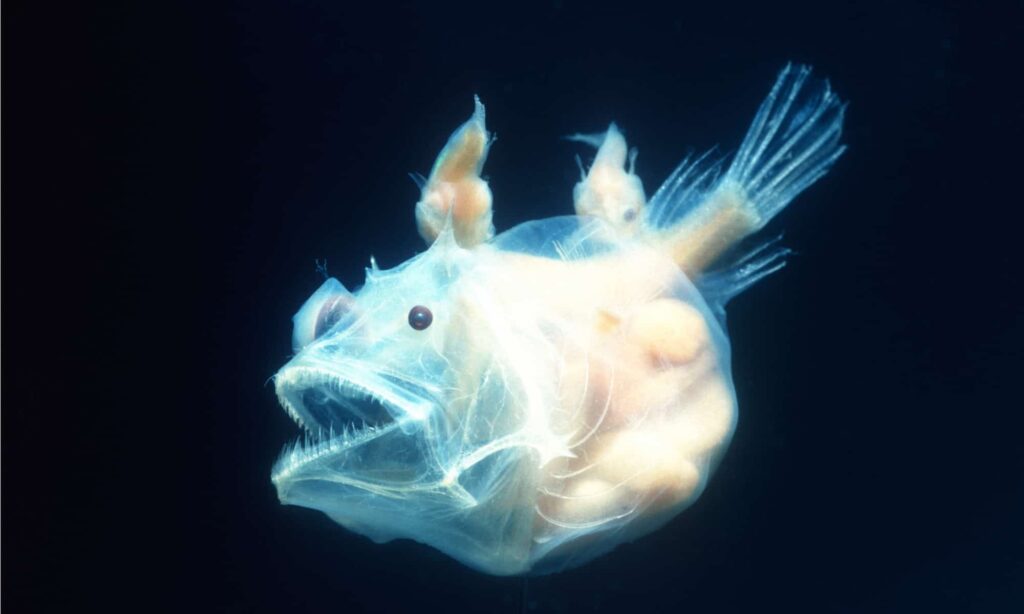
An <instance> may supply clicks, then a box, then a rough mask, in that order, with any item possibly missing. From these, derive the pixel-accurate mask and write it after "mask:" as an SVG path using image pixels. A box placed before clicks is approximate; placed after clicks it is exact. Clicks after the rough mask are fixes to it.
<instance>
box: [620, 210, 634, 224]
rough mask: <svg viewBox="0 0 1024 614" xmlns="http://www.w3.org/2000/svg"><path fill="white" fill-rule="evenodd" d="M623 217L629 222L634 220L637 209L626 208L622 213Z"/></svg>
mask: <svg viewBox="0 0 1024 614" xmlns="http://www.w3.org/2000/svg"><path fill="white" fill-rule="evenodd" d="M622 219H624V220H626V221H627V222H632V221H633V220H635V219H636V209H626V212H625V213H623V214H622Z"/></svg>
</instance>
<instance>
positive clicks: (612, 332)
mask: <svg viewBox="0 0 1024 614" xmlns="http://www.w3.org/2000/svg"><path fill="white" fill-rule="evenodd" d="M809 75H810V70H809V69H808V68H806V67H801V66H787V67H786V68H785V69H784V70H783V71H782V72H781V74H780V75H779V77H778V79H777V81H776V82H775V85H774V87H773V88H772V90H771V92H770V93H769V94H768V97H767V99H766V100H765V101H764V103H763V104H762V105H761V107H760V109H759V111H758V112H757V115H756V116H755V118H754V121H753V124H752V126H751V128H750V130H749V132H748V133H747V135H746V138H745V139H744V141H743V143H742V145H741V146H740V148H739V150H738V151H737V153H736V155H735V156H734V157H733V159H732V160H731V162H730V163H729V164H728V165H727V166H726V165H725V164H723V163H722V162H721V161H717V162H716V161H713V160H710V157H709V156H708V155H705V156H700V157H696V158H692V159H688V160H686V161H684V162H683V163H682V164H680V165H679V167H678V168H676V170H675V171H674V172H673V173H672V174H671V175H670V176H669V178H668V179H667V180H666V181H665V183H664V184H663V185H662V186H661V188H660V189H658V191H657V192H655V193H654V195H653V196H652V197H651V198H650V199H647V198H646V195H645V194H644V190H643V186H642V183H641V181H640V179H639V177H637V175H636V174H635V173H634V163H635V160H636V154H635V150H634V151H630V150H629V149H628V147H627V145H626V141H625V139H624V138H623V136H622V134H621V133H620V132H619V130H618V129H617V128H616V127H615V125H614V124H612V125H611V126H610V127H609V129H608V130H607V131H606V132H605V133H603V134H600V135H576V136H574V137H571V138H573V139H575V140H578V141H582V142H584V143H587V144H590V145H593V146H594V147H596V148H597V154H596V157H595V160H594V162H593V164H592V165H591V166H590V168H589V169H588V170H585V171H584V172H583V176H582V177H581V180H580V182H579V183H578V184H577V186H576V188H575V190H574V193H573V196H574V200H575V207H576V215H575V216H563V217H554V218H549V219H544V220H539V221H532V222H527V223H524V224H522V225H520V226H517V227H515V228H513V229H511V230H509V231H507V232H504V233H501V234H499V235H497V236H494V226H493V224H492V222H491V192H490V189H489V188H488V185H487V183H486V182H485V181H484V180H483V179H482V178H481V176H480V171H481V168H482V166H483V162H484V159H485V158H486V156H487V151H488V149H489V147H490V145H491V143H492V139H491V136H490V134H489V133H488V131H487V129H486V127H485V125H484V107H483V105H482V104H480V102H479V100H477V102H476V110H475V112H474V114H473V116H472V117H471V118H470V120H469V121H468V122H466V123H465V124H463V125H462V126H461V127H459V128H458V129H457V130H456V131H455V133H454V134H453V135H452V136H451V138H450V139H449V141H448V143H447V145H446V146H445V147H444V149H443V150H442V152H441V154H440V155H439V157H438V158H437V161H436V163H435V164H434V167H433V169H432V171H431V173H430V176H429V177H428V178H426V179H423V180H422V181H420V187H421V195H420V199H419V202H418V203H417V205H416V221H417V224H418V227H419V231H420V234H421V235H422V236H423V238H424V239H425V240H426V241H427V243H428V244H429V248H428V249H427V250H426V251H425V252H423V253H421V254H419V255H417V256H415V257H413V258H411V259H410V260H408V261H407V262H405V263H403V264H402V265H400V266H398V267H396V268H394V269H392V270H387V271H384V270H379V269H377V268H376V266H374V267H373V268H372V269H369V270H368V271H367V275H366V281H365V283H364V284H363V286H362V287H361V288H360V289H358V290H357V291H355V292H350V291H349V290H347V289H346V288H345V287H344V286H343V285H342V284H341V283H340V282H338V281H337V280H335V279H328V280H327V281H326V282H325V283H324V284H323V286H322V287H321V288H320V289H319V290H317V291H316V292H315V293H314V294H313V296H312V297H311V298H310V299H309V300H307V301H306V303H305V304H304V305H303V306H302V308H301V309H300V310H299V312H298V313H297V314H296V316H295V318H294V332H293V348H294V351H295V355H294V357H293V358H292V359H291V360H290V361H289V362H288V363H287V364H286V365H285V366H284V367H283V368H282V369H281V370H280V371H279V372H278V373H277V375H276V376H275V378H274V383H275V387H276V391H277V396H278V399H279V400H280V403H281V405H282V406H283V407H284V409H285V410H286V411H287V412H288V414H289V415H291V416H292V417H293V418H294V419H295V421H296V422H297V423H298V424H299V425H300V426H301V427H302V428H303V429H304V430H305V431H306V437H305V439H304V440H303V441H300V442H298V443H296V444H295V445H293V446H290V447H288V448H286V449H285V451H284V453H283V454H282V456H281V458H280V460H279V461H278V462H277V464H276V465H275V467H274V469H273V475H272V479H273V482H274V484H275V485H276V487H277V491H278V494H279V496H280V499H281V501H282V502H284V503H287V504H292V505H301V506H305V507H309V508H313V509H316V510H320V511H322V512H324V513H325V514H327V515H328V516H330V517H331V518H332V519H334V520H335V521H337V522H338V523H340V524H342V525H343V526H345V527H347V528H349V529H351V530H353V531H356V532H358V533H361V534H363V535H366V536H369V537H370V538H372V539H374V540H376V541H379V542H384V541H388V540H391V539H396V538H410V539H414V540H416V541H419V542H422V543H425V544H428V545H430V546H433V547H435V548H437V549H439V550H441V551H443V552H445V553H447V554H448V555H450V556H452V557H454V558H456V559H458V560H459V561H461V562H463V563H465V564H466V565H469V566H471V567H473V568H476V569H478V570H481V571H484V572H487V573H491V574H501V575H508V574H525V573H548V572H552V571H558V570H561V569H566V568H569V567H573V566H577V565H581V564H583V563H585V562H587V561H589V560H591V559H593V558H594V557H596V556H598V555H600V554H602V553H605V552H607V551H609V550H611V549H612V548H614V547H615V546H617V545H618V544H621V543H623V542H625V541H629V540H632V539H635V538H637V537H639V536H641V535H644V534H647V533H650V532H651V531H653V530H655V529H656V528H658V527H659V526H661V525H663V524H664V523H666V522H667V521H668V520H669V519H671V518H672V517H674V516H675V515H676V514H678V513H679V512H680V511H682V510H683V509H684V508H686V507H687V506H689V505H690V504H692V503H693V502H694V501H695V500H696V499H697V497H698V496H699V495H700V493H701V492H702V491H703V489H704V487H705V485H706V484H707V480H708V477H709V476H710V474H711V472H712V471H713V470H714V468H715V466H716V465H717V463H718V462H719V460H720V458H721V456H722V454H723V452H724V450H725V448H726V447H727V445H728V443H729V441H730V439H731V437H732V434H733V431H734V429H735V426H736V416H737V410H736V396H735V392H734V389H733V383H732V376H731V372H730V355H729V353H730V348H729V339H728V335H727V333H726V330H725V327H724V308H725V304H726V303H727V302H728V301H729V300H730V299H731V298H732V297H734V296H735V295H737V294H738V293H740V292H741V291H743V290H744V289H746V288H748V287H749V286H750V285H751V284H753V283H754V282H756V281H757V280H759V279H761V278H763V277H764V276H765V275H768V274H769V273H772V272H773V271H776V270H778V269H779V268H781V267H782V266H783V265H784V259H785V256H786V254H787V250H785V249H784V248H782V247H780V246H778V245H777V243H776V242H775V241H767V242H761V243H760V244H755V245H754V246H753V247H750V242H743V243H740V241H741V240H743V239H744V238H746V237H748V236H750V235H752V234H753V233H755V232H757V231H758V230H760V229H761V228H762V227H764V225H765V224H766V223H767V222H768V221H769V220H770V219H772V217H773V216H775V215H776V214H777V213H778V212H779V211H781V210H782V209H783V208H784V207H785V206H786V205H787V204H788V203H789V202H790V201H791V200H792V199H793V198H794V197H796V195H797V194H799V193H800V192H801V191H802V190H804V189H805V188H806V187H807V186H809V185H810V184H811V183H813V182H814V181H816V180H817V179H818V178H820V177H821V176H822V175H823V174H824V173H825V172H826V171H827V170H828V169H829V167H830V166H831V165H832V163H833V162H834V161H835V160H836V159H837V158H838V157H839V156H840V154H842V152H843V149H844V147H843V145H842V144H841V143H840V134H841V130H842V122H843V112H844V105H843V104H842V103H841V102H840V101H839V100H838V98H837V97H836V96H835V95H834V94H833V93H832V91H831V89H830V87H829V85H828V83H827V82H825V81H814V80H811V79H810V78H809Z"/></svg>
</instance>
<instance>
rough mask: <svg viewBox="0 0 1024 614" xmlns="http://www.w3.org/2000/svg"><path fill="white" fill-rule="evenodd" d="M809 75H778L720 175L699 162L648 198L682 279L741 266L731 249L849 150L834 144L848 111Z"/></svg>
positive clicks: (648, 218) (790, 70) (650, 217)
mask: <svg viewBox="0 0 1024 614" xmlns="http://www.w3.org/2000/svg"><path fill="white" fill-rule="evenodd" d="M810 73H811V69H810V68H809V67H807V66H793V65H791V64H790V65H786V67H785V68H783V69H782V72H781V73H779V77H778V79H776V81H775V85H774V86H773V87H772V90H771V92H770V93H769V94H768V97H767V98H766V99H765V101H764V102H763V103H762V104H761V108H760V109H759V110H758V112H757V115H756V116H755V117H754V122H753V124H752V125H751V127H750V130H749V131H748V132H747V136H746V137H745V138H744V139H743V144H742V145H740V148H739V151H738V152H737V153H736V156H735V158H734V159H733V161H732V164H731V165H730V166H729V168H728V169H727V170H726V171H725V173H724V174H719V173H718V168H719V165H718V163H717V162H714V161H711V162H708V161H707V156H706V155H705V156H701V157H700V158H697V160H695V161H694V162H684V163H683V164H682V165H680V167H679V168H678V169H676V171H675V172H674V173H673V174H672V175H671V176H670V177H669V179H668V180H667V181H666V182H665V184H664V185H663V186H662V187H661V189H659V190H658V191H657V193H655V195H654V196H653V197H652V198H651V202H650V204H649V206H648V209H647V211H646V212H645V218H644V221H645V224H646V225H647V228H648V229H649V230H650V231H652V232H653V236H655V237H657V238H658V240H661V241H664V242H666V243H667V246H668V248H669V249H670V250H671V251H672V253H673V257H674V258H675V259H676V261H677V262H678V263H679V265H680V266H681V267H682V268H683V270H684V271H686V272H687V273H691V274H699V273H702V272H703V271H706V269H707V267H708V266H709V265H712V264H715V263H716V261H717V260H718V258H719V257H720V256H721V255H722V254H724V253H726V252H727V251H729V253H730V254H731V258H730V261H729V262H726V263H717V264H719V265H721V266H720V268H723V267H724V268H728V267H730V266H733V265H735V266H739V265H740V263H741V262H745V260H744V254H743V253H738V252H737V250H731V251H730V248H731V247H733V246H734V245H736V244H737V243H739V242H740V241H741V240H742V239H743V238H744V237H746V236H749V235H751V234H753V233H754V232H756V231H758V230H760V229H761V228H763V227H764V225H765V224H767V223H768V222H769V221H770V220H771V219H772V218H773V217H774V216H775V215H776V214H778V213H779V211H781V210H782V209H783V208H785V206H786V205H787V204H789V202H790V201H792V200H793V199H794V198H795V197H796V196H797V194H799V193H800V192H801V191H803V190H804V189H805V188H807V187H808V186H809V185H811V184H812V183H814V182H815V181H817V180H818V179H819V178H820V177H821V176H822V175H824V174H825V173H826V172H827V171H828V169H829V167H831V166H832V163H833V162H835V161H836V159H837V158H838V157H839V156H840V155H842V153H843V151H844V150H845V149H846V148H845V146H843V145H842V144H841V143H840V142H839V138H840V136H841V134H842V128H843V114H844V111H845V109H846V106H845V104H843V103H841V102H840V101H839V99H838V98H837V97H836V95H835V94H834V93H833V92H832V89H831V88H830V87H829V84H828V82H827V81H812V82H810V83H808V77H809V76H810ZM778 261H779V260H777V259H771V262H778ZM747 264H749V263H747ZM743 266H746V265H743ZM773 266H774V265H773ZM780 266H781V265H780ZM748 268H749V267H748ZM768 268H772V267H768ZM777 268H778V267H774V268H772V270H775V269H777ZM768 272H770V271H768ZM765 274H767V273H765ZM761 276H763V275H760V276H757V277H756V278H754V277H751V276H749V275H748V276H746V277H747V278H748V279H751V278H752V279H759V278H760V277H761ZM728 278H729V277H728V276H726V277H723V278H722V279H728ZM747 285H749V284H747ZM744 287H745V286H744ZM732 294H735V293H732Z"/></svg>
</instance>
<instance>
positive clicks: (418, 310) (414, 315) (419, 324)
mask: <svg viewBox="0 0 1024 614" xmlns="http://www.w3.org/2000/svg"><path fill="white" fill-rule="evenodd" d="M433 321H434V314H432V313H430V310H429V309H427V308H426V307H424V306H423V305H416V306H415V307H413V308H412V309H410V310H409V326H411V327H413V328H415V329H416V330H423V329H425V328H426V327H428V326H430V323H431V322H433Z"/></svg>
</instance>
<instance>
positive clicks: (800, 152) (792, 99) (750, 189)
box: [722, 64, 846, 228]
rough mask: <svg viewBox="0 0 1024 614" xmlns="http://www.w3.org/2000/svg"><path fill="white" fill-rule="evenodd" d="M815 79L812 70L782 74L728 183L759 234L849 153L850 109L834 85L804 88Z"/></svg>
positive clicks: (796, 69)
mask: <svg viewBox="0 0 1024 614" xmlns="http://www.w3.org/2000/svg"><path fill="white" fill-rule="evenodd" d="M810 74H811V69H810V68H809V67H807V66H796V67H794V66H793V65H792V64H787V65H786V67H785V68H783V69H782V72H781V73H780V74H779V77H778V79H777V80H776V81H775V86H774V87H772V91H771V92H770V93H769V94H768V98H767V99H765V101H764V102H763V103H761V108H760V109H758V111H757V116H756V117H754V123H753V124H752V125H751V126H750V130H749V131H748V132H747V136H746V138H744V139H743V144H742V145H740V149H739V151H738V152H737V153H736V158H735V159H734V160H733V162H732V165H731V166H730V167H729V170H728V171H727V172H726V174H725V176H724V177H723V178H722V180H723V183H727V182H728V183H734V184H736V185H738V186H739V187H740V188H741V189H742V190H743V194H744V195H745V197H746V200H747V201H748V202H749V204H750V206H751V207H752V208H753V209H754V212H755V213H756V216H757V219H758V224H757V228H761V227H762V226H764V225H765V224H767V223H768V221H769V220H771V218H773V217H775V215H776V214H777V213H778V212H779V211H781V210H782V209H783V208H784V207H785V206H786V205H787V204H789V202H790V201H791V200H793V199H794V198H795V197H796V195H797V194H799V193H800V192H802V191H803V190H804V189H805V188H807V186H809V185H811V184H812V183H814V182H815V181H817V180H818V179H819V178H821V176H822V175H824V174H825V173H826V172H827V171H828V169H829V167H831V166H832V163H833V162H835V161H836V159H837V158H838V157H839V156H840V155H842V153H843V151H844V150H845V149H846V147H845V146H844V145H841V144H840V143H839V137H840V135H841V134H842V129H843V113H844V111H845V110H846V105H845V104H843V103H840V101H839V99H838V98H837V97H836V95H835V94H834V93H833V92H832V88H831V87H830V86H829V83H828V81H820V82H815V83H812V84H811V85H810V86H809V87H804V85H805V83H806V82H807V78H808V76H810Z"/></svg>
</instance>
